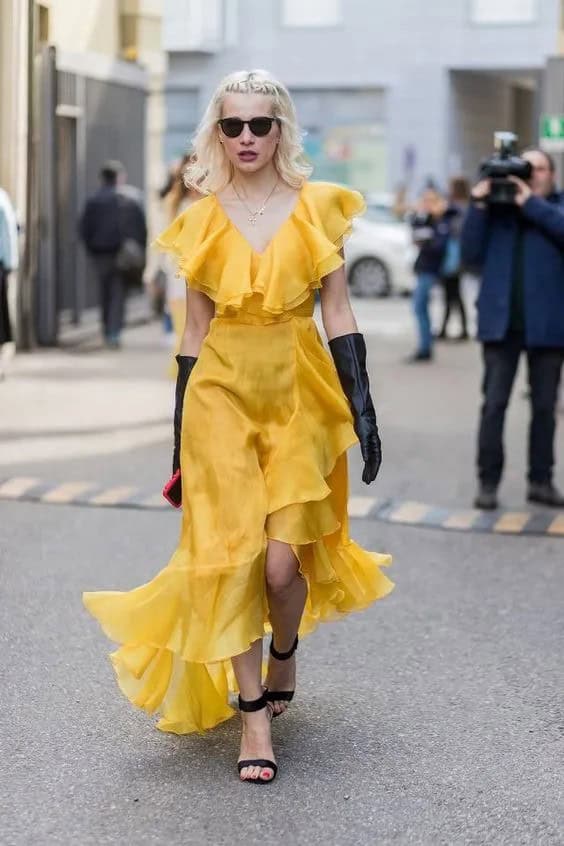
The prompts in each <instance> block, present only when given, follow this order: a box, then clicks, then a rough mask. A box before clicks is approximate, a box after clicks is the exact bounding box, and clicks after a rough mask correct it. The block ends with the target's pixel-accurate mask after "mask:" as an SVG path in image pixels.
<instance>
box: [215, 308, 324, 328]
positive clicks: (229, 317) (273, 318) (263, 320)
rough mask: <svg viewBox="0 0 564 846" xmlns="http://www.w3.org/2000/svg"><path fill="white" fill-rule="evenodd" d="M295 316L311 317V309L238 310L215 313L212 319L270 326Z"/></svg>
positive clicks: (285, 321)
mask: <svg viewBox="0 0 564 846" xmlns="http://www.w3.org/2000/svg"><path fill="white" fill-rule="evenodd" d="M295 318H301V319H302V320H303V319H304V318H305V319H308V318H309V319H310V320H311V319H312V318H313V314H312V313H311V309H308V310H307V311H306V310H305V309H304V310H303V311H302V310H301V309H296V310H295V311H285V312H284V313H283V314H252V313H251V312H249V311H238V312H236V313H234V314H217V315H216V316H215V318H214V320H221V321H223V322H226V323H242V324H244V325H251V326H270V325H272V324H275V323H288V321H290V320H294V319H295Z"/></svg>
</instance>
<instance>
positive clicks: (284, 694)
mask: <svg viewBox="0 0 564 846" xmlns="http://www.w3.org/2000/svg"><path fill="white" fill-rule="evenodd" d="M294 693H295V691H293V690H265V692H264V695H265V698H266V701H267V702H291V701H292V699H293V698H294Z"/></svg>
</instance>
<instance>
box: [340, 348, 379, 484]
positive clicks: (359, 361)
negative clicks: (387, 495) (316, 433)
mask: <svg viewBox="0 0 564 846" xmlns="http://www.w3.org/2000/svg"><path fill="white" fill-rule="evenodd" d="M329 349H330V350H331V355H332V356H333V361H334V362H335V367H336V368H337V373H338V374H339V380H340V382H341V387H342V389H343V391H344V393H345V396H346V398H347V399H348V401H349V405H350V407H351V411H352V415H353V420H354V430H355V432H356V434H357V437H358V440H359V441H360V450H361V452H362V458H363V460H364V471H363V473H362V481H363V482H364V483H365V484H367V485H369V484H370V482H373V481H374V479H375V478H376V476H377V475H378V470H379V469H380V464H381V463H382V444H381V442H380V436H379V434H378V426H377V423H376V412H375V411H374V405H373V404H372V398H371V396H370V384H369V382H368V373H367V372H366V344H365V343H364V338H363V336H362V335H361V334H360V332H353V333H351V334H350V335H341V337H339V338H333V340H332V341H329Z"/></svg>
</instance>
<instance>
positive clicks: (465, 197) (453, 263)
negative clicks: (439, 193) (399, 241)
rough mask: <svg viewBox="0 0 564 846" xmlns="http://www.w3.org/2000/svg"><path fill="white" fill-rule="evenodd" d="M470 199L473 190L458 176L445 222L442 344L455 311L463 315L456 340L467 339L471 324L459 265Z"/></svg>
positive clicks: (439, 336)
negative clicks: (467, 316)
mask: <svg viewBox="0 0 564 846" xmlns="http://www.w3.org/2000/svg"><path fill="white" fill-rule="evenodd" d="M469 198H470V186H469V185H468V181H467V180H466V179H464V178H463V177H460V176H456V177H453V178H452V179H451V180H450V184H449V193H448V208H447V210H446V212H445V218H446V220H447V221H448V224H449V234H448V238H447V243H446V248H445V255H444V259H443V264H442V266H441V283H442V285H443V288H444V298H445V310H444V316H443V322H442V326H441V330H440V332H439V333H438V334H437V335H436V338H438V339H439V340H441V341H443V340H446V339H447V337H448V334H447V328H448V322H449V319H450V315H451V312H452V309H453V308H456V309H457V310H458V313H459V315H460V324H461V331H460V335H459V336H458V338H457V340H459V341H466V340H467V339H468V323H467V320H466V309H465V307H464V301H463V299H462V295H461V292H460V276H461V270H462V265H461V261H460V230H461V229H462V222H463V220H464V215H465V213H466V209H467V208H468V201H469Z"/></svg>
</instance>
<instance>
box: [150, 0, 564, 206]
mask: <svg viewBox="0 0 564 846" xmlns="http://www.w3.org/2000/svg"><path fill="white" fill-rule="evenodd" d="M561 7H562V3H561V2H560V0H433V2H432V3H422V2H421V0H395V2H392V3H389V2H385V0H346V2H345V0H165V6H164V24H163V36H164V47H165V49H166V51H167V53H168V65H169V71H168V76H167V83H166V112H167V132H166V141H165V154H166V156H167V158H174V157H177V156H178V155H180V154H181V153H182V152H183V151H184V150H185V149H186V147H187V144H188V140H189V138H190V136H191V134H192V133H193V131H194V129H195V127H196V125H197V122H198V119H199V116H200V115H201V113H202V111H203V108H204V106H205V104H206V101H207V99H208V97H209V95H210V93H211V91H212V90H213V88H214V86H215V85H216V84H217V82H218V81H219V79H220V78H221V77H222V76H223V75H224V74H226V73H229V72H231V71H233V70H236V69H242V68H268V69H269V70H270V71H271V72H272V73H274V74H275V75H276V76H278V77H280V78H281V79H283V80H284V81H285V82H286V84H287V85H288V86H289V88H290V90H291V92H292V94H293V96H294V98H295V101H296V105H297V108H298V113H299V117H300V121H301V123H302V126H303V127H304V129H305V130H306V132H307V135H306V139H305V143H306V149H307V152H308V154H309V155H310V157H311V158H312V160H313V162H314V164H315V166H316V172H315V175H316V176H317V177H318V178H331V179H338V180H341V181H343V182H347V183H349V184H352V185H356V186H358V187H359V188H363V189H365V190H372V191H379V190H386V189H390V188H392V187H393V186H395V185H396V184H398V183H404V184H407V186H408V187H409V189H410V190H411V191H412V192H415V191H417V190H418V189H419V187H420V186H421V185H422V184H423V182H424V181H425V180H426V179H427V178H429V177H431V178H433V179H434V180H436V181H438V182H439V184H444V182H445V180H446V178H447V177H448V176H449V175H452V174H455V173H456V174H458V173H463V174H465V175H467V176H469V177H473V176H474V175H475V172H476V167H477V164H478V162H479V160H480V159H481V158H483V157H484V156H486V155H487V154H489V153H490V151H491V149H492V141H493V139H492V134H493V132H494V131H495V130H496V129H511V130H514V131H516V132H517V133H518V134H519V136H520V140H521V141H522V142H523V144H528V143H532V142H533V141H534V140H535V139H536V135H537V125H538V116H539V110H540V88H541V84H542V74H543V70H544V67H545V64H546V61H547V58H548V57H549V56H551V55H554V54H556V53H558V51H559V48H560V45H561V40H562V36H561V30H562V20H561V13H562V9H561Z"/></svg>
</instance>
